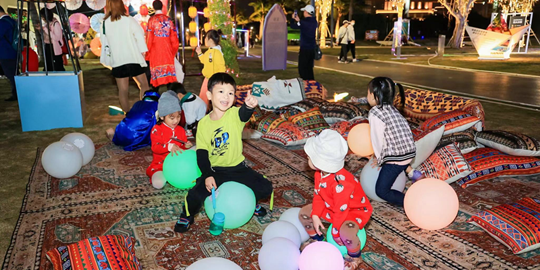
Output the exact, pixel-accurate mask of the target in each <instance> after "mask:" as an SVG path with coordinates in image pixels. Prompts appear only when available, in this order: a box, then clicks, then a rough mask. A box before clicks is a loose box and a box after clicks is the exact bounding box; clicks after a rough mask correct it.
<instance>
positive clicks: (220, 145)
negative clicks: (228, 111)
mask: <svg viewBox="0 0 540 270" xmlns="http://www.w3.org/2000/svg"><path fill="white" fill-rule="evenodd" d="M210 145H211V146H212V148H213V149H212V153H211V154H212V155H213V156H223V155H224V154H225V152H227V150H229V145H230V141H229V132H223V127H220V128H217V129H216V130H214V137H213V138H212V141H211V142H210Z"/></svg>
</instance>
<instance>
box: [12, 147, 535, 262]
mask: <svg viewBox="0 0 540 270" xmlns="http://www.w3.org/2000/svg"><path fill="white" fill-rule="evenodd" d="M244 153H245V155H246V157H247V160H248V162H249V164H250V166H252V167H253V168H254V169H256V170H257V171H259V172H261V173H263V174H265V175H266V176H267V177H268V178H269V179H271V181H272V182H273V184H274V188H275V200H274V211H273V212H272V213H271V214H269V215H268V216H266V217H264V218H257V217H254V218H253V219H252V220H251V221H250V222H249V223H248V224H246V225H245V226H243V227H242V228H240V229H235V230H227V231H225V232H224V233H223V234H221V235H220V236H217V237H216V236H212V235H211V234H210V233H209V232H208V226H209V223H210V222H209V220H208V218H207V217H206V216H205V215H204V211H203V213H202V214H200V215H198V216H197V218H196V223H195V225H194V226H193V227H192V229H191V230H190V232H189V233H186V234H184V235H180V234H176V233H174V231H173V229H172V228H173V226H174V223H175V221H176V219H177V216H178V214H179V212H180V208H181V204H182V202H183V198H184V195H185V192H184V191H180V190H177V189H175V188H173V187H171V186H167V187H166V188H165V189H163V190H154V189H153V188H152V187H151V185H150V184H149V182H148V178H147V177H146V175H145V169H146V166H147V165H148V164H149V163H150V161H151V157H152V156H151V152H150V150H149V149H143V150H140V151H135V152H125V151H123V150H122V149H121V148H119V147H116V146H114V145H111V144H106V145H100V146H98V147H97V149H96V154H95V157H94V159H93V160H92V162H91V163H90V164H88V165H87V166H84V167H83V169H82V170H81V171H80V173H79V174H78V175H76V176H75V177H73V178H70V179H55V178H51V177H49V176H48V175H47V174H46V173H45V171H44V170H43V168H42V166H41V160H40V157H41V151H39V150H38V153H37V158H36V163H35V165H34V167H33V171H32V173H31V176H30V180H29V181H30V182H29V184H28V188H27V194H26V197H25V200H24V203H23V206H22V210H21V215H20V218H19V221H18V223H17V226H16V229H15V232H14V233H13V238H12V243H11V246H10V248H9V250H8V253H7V256H6V260H5V261H4V264H3V269H52V264H51V263H50V262H49V261H48V260H47V259H46V257H45V253H46V252H47V251H48V250H50V249H52V248H55V247H58V246H62V245H67V244H70V243H73V242H77V241H79V240H81V239H85V238H88V237H93V236H99V235H105V234H117V235H130V236H133V237H134V238H135V239H136V241H137V243H136V254H137V257H138V258H139V260H140V261H141V262H142V264H143V268H144V269H185V268H186V267H187V266H189V265H190V264H192V263H193V262H195V261H196V260H198V259H200V258H205V257H210V256H220V257H224V258H228V259H230V260H232V261H234V262H236V263H237V264H239V265H240V266H241V267H242V269H248V270H251V269H259V267H258V263H257V256H258V251H259V248H260V247H261V234H262V232H263V230H264V228H265V226H266V225H268V224H269V223H271V222H273V221H275V220H277V219H278V218H279V216H280V214H281V213H283V211H285V210H286V209H288V208H290V207H301V206H303V205H305V204H307V203H309V202H310V200H311V197H312V190H313V182H312V181H313V180H312V179H313V171H311V170H310V169H309V167H308V165H307V161H306V156H305V154H304V153H303V150H302V149H301V148H296V149H284V148H281V147H279V146H276V145H273V144H270V143H267V142H264V141H261V140H250V141H246V142H245V143H244ZM364 163H365V162H363V161H361V160H359V159H357V158H355V157H354V156H350V157H349V158H348V159H347V168H348V169H349V170H350V171H352V172H355V173H356V174H357V175H359V173H360V172H359V171H360V169H361V168H362V167H363V165H364ZM453 186H454V189H455V190H456V191H457V192H458V195H459V198H460V200H461V209H460V213H459V216H458V218H457V219H456V221H455V222H454V223H453V224H452V225H451V226H450V227H448V228H446V229H444V230H439V231H425V230H421V229H419V228H418V227H416V226H414V225H413V224H411V223H410V222H409V221H408V219H407V218H406V216H405V214H404V212H403V209H400V208H396V207H392V206H390V205H388V204H386V203H377V202H373V203H372V204H373V206H374V215H373V217H372V220H371V222H370V224H368V226H367V234H368V238H367V244H366V247H365V248H364V250H363V252H362V257H363V259H364V263H363V265H362V267H361V269H429V268H432V269H539V267H540V250H537V251H531V252H528V253H525V254H522V255H519V256H516V255H513V254H512V253H511V252H510V250H509V249H508V248H506V247H505V246H503V245H502V244H500V243H499V242H497V241H496V240H494V239H493V238H492V237H490V236H489V235H488V234H487V233H485V232H484V231H482V230H480V229H479V228H478V227H475V226H473V225H470V224H468V223H466V220H467V219H468V218H469V217H470V216H471V215H473V214H474V213H476V212H478V211H480V210H481V209H485V208H490V207H493V206H496V205H498V204H501V203H508V202H512V201H517V200H518V199H521V198H522V197H525V196H534V195H537V194H540V178H539V177H517V178H516V177H513V178H497V179H494V180H490V181H484V182H482V183H480V184H478V185H475V186H471V187H469V188H467V189H462V188H461V187H457V186H455V185H453ZM263 204H265V205H266V206H267V207H268V201H265V202H263Z"/></svg>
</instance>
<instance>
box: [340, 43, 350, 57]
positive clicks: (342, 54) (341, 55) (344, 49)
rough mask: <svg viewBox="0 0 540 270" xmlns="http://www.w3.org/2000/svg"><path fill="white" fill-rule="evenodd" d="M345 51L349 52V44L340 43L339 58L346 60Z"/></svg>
mask: <svg viewBox="0 0 540 270" xmlns="http://www.w3.org/2000/svg"><path fill="white" fill-rule="evenodd" d="M347 53H349V44H341V52H340V53H339V60H341V61H347Z"/></svg>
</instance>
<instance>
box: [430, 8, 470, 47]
mask: <svg viewBox="0 0 540 270" xmlns="http://www.w3.org/2000/svg"><path fill="white" fill-rule="evenodd" d="M438 1H439V3H441V4H442V5H443V6H444V7H445V8H446V10H447V11H448V13H449V14H450V15H452V17H454V20H455V28H454V33H453V34H452V38H450V40H449V41H448V43H449V44H450V47H452V48H461V47H463V37H464V36H465V25H466V24H467V17H468V16H469V13H470V12H471V9H472V7H473V6H474V1H475V0H438Z"/></svg>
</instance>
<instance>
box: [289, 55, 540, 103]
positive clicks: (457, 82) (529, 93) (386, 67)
mask: <svg viewBox="0 0 540 270" xmlns="http://www.w3.org/2000/svg"><path fill="white" fill-rule="evenodd" d="M288 60H289V61H294V62H296V61H297V60H298V53H296V52H288ZM315 65H316V66H318V67H322V68H327V69H335V70H340V71H344V72H348V73H354V74H358V75H362V76H372V77H374V76H387V77H390V78H392V79H394V80H395V81H398V82H400V83H403V84H408V85H411V86H418V87H422V88H427V89H430V88H431V89H435V90H442V91H446V92H451V93H456V94H462V95H465V96H469V97H477V98H484V99H490V100H496V101H500V102H505V103H511V104H514V105H522V106H525V107H535V108H540V77H538V78H535V77H526V76H512V75H503V74H497V73H490V72H483V71H478V72H470V71H460V70H452V69H441V68H432V67H422V66H412V65H404V64H399V63H387V62H376V61H361V62H357V63H349V64H339V63H338V62H337V57H335V56H327V55H324V56H323V59H321V60H319V61H315ZM539 74H540V72H539Z"/></svg>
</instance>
